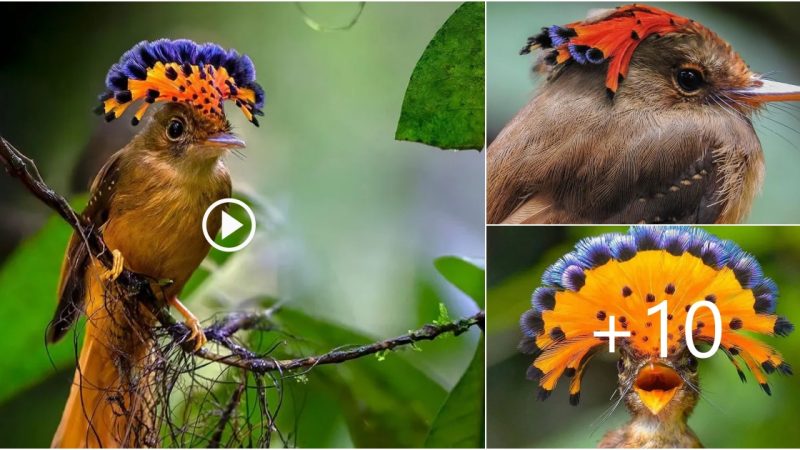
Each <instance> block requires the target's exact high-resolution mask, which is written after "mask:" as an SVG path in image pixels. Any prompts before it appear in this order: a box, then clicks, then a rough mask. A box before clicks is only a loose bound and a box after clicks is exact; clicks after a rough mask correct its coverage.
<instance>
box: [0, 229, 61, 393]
mask: <svg viewBox="0 0 800 450" xmlns="http://www.w3.org/2000/svg"><path fill="white" fill-rule="evenodd" d="M71 232H72V230H71V228H70V227H69V225H67V224H66V223H65V222H64V220H63V219H61V217H57V216H52V217H50V219H48V221H47V223H45V225H44V226H43V227H42V229H41V230H39V231H38V232H37V233H36V234H35V235H33V236H32V237H30V238H28V239H27V240H26V241H25V242H23V243H22V244H21V245H20V246H19V247H17V249H16V250H15V251H14V253H13V254H12V255H11V256H10V257H9V258H8V260H7V261H6V263H5V264H4V265H3V268H2V270H0V299H2V301H1V302H0V317H2V318H3V328H4V330H3V332H4V333H5V336H7V337H8V338H7V339H4V340H3V360H4V361H5V363H4V364H2V365H0V401H1V400H4V399H6V398H8V397H9V396H11V395H13V394H14V393H15V392H17V391H18V390H20V389H24V388H25V387H27V386H31V385H33V384H35V383H37V382H40V381H42V380H43V379H44V378H46V377H47V376H48V375H50V374H52V373H53V372H54V369H53V367H52V364H51V362H50V357H52V358H53V363H54V364H55V365H56V366H61V367H63V366H65V365H66V364H68V363H69V362H70V361H71V360H73V359H74V347H73V343H72V334H68V335H67V336H65V337H64V339H63V341H62V342H59V343H58V344H57V345H51V346H50V348H49V350H50V355H49V356H48V352H47V350H48V349H47V348H46V347H45V342H44V333H45V329H46V328H47V324H48V323H49V322H50V319H51V318H52V316H53V313H54V312H55V309H56V304H57V298H56V290H57V284H58V278H59V273H60V272H61V261H62V260H63V258H64V250H65V249H66V246H67V241H68V240H69V236H70V234H71Z"/></svg>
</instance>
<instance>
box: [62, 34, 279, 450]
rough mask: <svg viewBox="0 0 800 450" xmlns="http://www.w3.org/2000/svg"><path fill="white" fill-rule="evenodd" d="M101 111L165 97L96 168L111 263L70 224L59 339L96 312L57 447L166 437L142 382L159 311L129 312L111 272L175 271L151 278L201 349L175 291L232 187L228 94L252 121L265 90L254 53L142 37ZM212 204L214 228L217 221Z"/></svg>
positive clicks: (114, 73) (92, 216)
mask: <svg viewBox="0 0 800 450" xmlns="http://www.w3.org/2000/svg"><path fill="white" fill-rule="evenodd" d="M106 86H107V91H106V92H105V93H104V94H102V95H101V98H100V100H101V102H102V104H101V106H100V108H99V109H100V111H99V112H101V113H102V114H104V115H105V118H106V120H108V121H111V120H114V119H116V118H119V117H120V116H121V115H122V114H123V113H124V112H125V110H126V109H127V108H128V107H131V106H132V105H134V104H139V106H138V109H137V111H136V113H135V114H134V116H133V119H132V121H133V124H134V125H137V124H138V123H139V122H140V121H141V120H142V118H143V116H144V113H145V111H146V110H147V108H148V107H149V106H150V105H152V104H154V103H165V104H164V106H163V107H162V108H161V109H160V110H159V111H158V112H156V114H155V115H154V116H153V117H152V118H151V119H150V120H149V121H148V122H147V123H146V124H145V125H144V128H143V129H142V131H141V132H140V133H139V134H137V135H136V136H135V137H134V138H133V140H132V141H131V142H130V143H129V144H128V145H126V146H125V147H124V148H122V150H120V151H118V152H117V153H115V154H114V155H113V156H112V157H111V158H110V159H109V160H108V162H106V164H105V165H104V166H103V168H102V169H101V170H100V173H99V174H98V175H97V177H96V178H95V180H94V182H93V183H92V186H91V197H90V200H89V204H88V206H87V207H86V209H85V210H84V212H83V214H82V220H83V221H84V223H85V224H86V225H88V226H91V227H94V228H95V229H97V230H99V231H100V233H102V237H103V241H104V243H105V246H106V247H107V249H108V251H110V252H112V254H113V256H114V265H113V267H112V268H110V269H107V268H106V267H104V266H103V265H102V264H100V263H99V262H98V261H96V260H95V259H94V258H93V257H92V255H90V254H89V252H88V250H87V248H86V246H85V245H84V243H83V241H82V240H81V239H80V238H79V237H78V236H77V235H73V236H72V238H71V240H70V242H69V246H68V248H67V252H66V256H65V258H64V264H63V268H62V273H61V281H60V284H59V291H58V294H59V303H58V309H57V310H56V313H55V317H54V318H53V320H52V322H51V324H50V326H49V328H48V334H47V340H48V341H49V342H56V341H58V340H59V339H61V338H62V337H63V336H64V334H65V333H66V332H67V331H68V329H69V328H70V327H71V326H72V324H73V323H74V322H75V321H76V320H77V318H78V317H79V315H80V314H81V313H84V314H85V315H86V316H87V322H86V331H85V337H84V342H83V348H82V349H81V352H80V358H79V361H78V367H77V370H76V372H75V377H74V382H73V385H72V388H71V391H70V394H69V399H68V400H67V405H66V408H65V410H64V414H63V416H62V419H61V423H60V424H59V426H58V430H57V431H56V434H55V436H54V438H53V442H52V445H53V446H54V447H98V446H103V447H121V446H123V447H137V446H157V445H158V441H157V435H158V429H157V426H156V424H155V423H153V421H152V415H153V414H154V411H149V410H148V408H147V407H146V406H145V404H146V402H145V401H144V399H143V398H142V396H141V395H138V394H137V392H138V391H137V385H139V384H143V383H145V382H146V380H145V378H146V374H142V373H140V372H141V370H139V371H137V369H140V366H142V365H143V364H144V363H145V362H146V361H147V358H148V354H149V352H150V350H151V349H152V346H153V344H154V342H153V340H152V338H150V337H149V336H150V335H149V334H148V333H146V331H143V330H146V328H147V327H148V326H149V325H152V324H153V323H154V319H152V318H151V317H149V316H144V317H145V318H144V319H140V318H137V317H132V316H133V315H136V314H132V313H131V311H136V310H137V306H136V305H122V304H121V303H122V302H124V301H126V298H125V296H121V295H116V293H117V291H116V290H115V289H114V283H113V281H114V280H115V279H116V277H117V276H119V274H120V272H121V271H122V269H123V268H125V269H128V270H131V271H133V272H136V273H139V274H142V275H143V276H145V277H147V278H149V279H152V280H158V281H159V282H163V281H164V280H166V283H162V284H160V285H159V286H158V288H157V289H154V290H155V291H156V293H157V295H160V296H163V301H165V302H166V303H167V304H169V305H171V306H172V307H174V308H175V309H176V310H177V311H178V312H179V313H180V314H181V315H182V316H183V317H184V318H185V319H186V325H187V326H188V327H189V329H190V330H191V336H189V338H190V339H192V340H193V341H194V343H195V349H198V348H200V347H201V346H203V344H204V343H205V336H204V335H203V332H202V329H201V328H200V325H199V323H198V320H197V319H196V318H195V317H194V315H192V313H191V312H190V311H189V310H188V309H187V308H186V307H185V306H183V305H182V304H181V302H180V301H179V300H178V294H180V292H181V289H182V288H183V286H184V284H185V283H186V281H187V280H188V279H189V277H190V276H191V275H192V272H194V270H195V269H196V268H197V266H198V265H199V264H200V262H201V261H202V260H203V258H205V256H206V255H207V253H208V250H209V243H208V242H206V240H205V239H204V237H203V232H202V228H201V222H202V218H203V214H204V212H205V211H206V209H207V208H208V207H209V206H210V205H211V204H212V203H213V202H215V201H216V200H219V199H222V198H226V197H230V196H231V180H230V176H229V174H228V170H227V169H226V168H225V165H224V164H223V161H222V157H223V156H225V154H226V153H227V152H228V151H230V150H232V149H236V148H241V147H244V142H243V141H242V140H240V139H239V138H237V137H236V136H235V135H233V134H232V133H231V125H230V123H229V122H228V121H227V119H226V117H225V113H224V110H223V102H224V101H226V100H232V101H235V102H236V105H237V106H238V107H239V108H240V109H241V110H242V112H243V113H244V115H245V116H246V117H247V119H248V120H250V121H251V122H252V123H254V124H256V125H258V122H257V120H256V118H255V115H257V114H261V108H262V107H263V104H264V91H263V89H262V88H261V87H260V86H259V85H258V83H256V82H255V68H254V66H253V63H252V61H251V60H250V58H249V57H247V56H246V55H240V54H239V53H237V52H236V51H235V50H225V49H223V48H221V47H220V46H218V45H216V44H212V43H207V44H202V45H198V44H196V43H194V42H192V41H189V40H166V39H162V40H158V41H155V42H141V43H139V44H137V45H136V46H134V47H133V48H132V49H131V50H129V51H128V52H126V53H125V54H124V55H123V56H122V58H121V59H120V60H119V62H118V63H116V64H114V65H113V66H112V67H111V69H110V71H109V72H108V76H107V78H106ZM220 221H221V219H220V217H219V216H214V215H212V216H210V219H209V221H208V228H209V233H210V234H212V235H214V234H216V232H217V231H218V229H219V227H220Z"/></svg>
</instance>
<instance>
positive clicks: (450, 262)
mask: <svg viewBox="0 0 800 450" xmlns="http://www.w3.org/2000/svg"><path fill="white" fill-rule="evenodd" d="M433 264H434V265H435V266H436V269H437V270H439V273H441V274H442V276H444V277H445V278H446V279H447V281H449V282H450V283H452V284H453V285H454V286H455V287H457V288H459V289H460V290H461V291H462V292H464V293H465V294H467V295H469V296H470V297H471V298H472V299H473V300H475V303H477V304H478V308H481V309H483V305H484V297H485V295H486V291H485V289H484V280H485V277H484V274H485V269H484V267H483V265H484V264H483V261H482V260H474V259H469V258H464V257H461V256H442V257H441V258H437V259H436V260H435V261H434V262H433Z"/></svg>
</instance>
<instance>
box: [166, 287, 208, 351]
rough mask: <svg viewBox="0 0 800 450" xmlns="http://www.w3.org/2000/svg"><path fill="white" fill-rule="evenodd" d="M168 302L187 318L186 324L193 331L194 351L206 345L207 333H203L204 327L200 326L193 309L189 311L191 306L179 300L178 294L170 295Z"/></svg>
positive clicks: (190, 336) (190, 337)
mask: <svg viewBox="0 0 800 450" xmlns="http://www.w3.org/2000/svg"><path fill="white" fill-rule="evenodd" d="M167 303H169V305H170V306H172V307H173V308H175V309H176V310H178V312H179V313H180V314H181V315H182V316H183V318H184V319H186V321H185V322H184V324H185V325H186V326H187V327H188V328H189V330H191V332H192V333H191V334H190V335H189V339H191V340H193V341H194V351H198V350H200V349H201V348H202V347H203V346H204V345H206V335H205V333H203V329H202V328H201V327H200V321H199V320H197V317H195V316H194V314H192V312H191V311H189V308H187V307H186V306H184V305H183V303H181V301H180V300H178V296H177V295H173V296H171V297H169V299H167Z"/></svg>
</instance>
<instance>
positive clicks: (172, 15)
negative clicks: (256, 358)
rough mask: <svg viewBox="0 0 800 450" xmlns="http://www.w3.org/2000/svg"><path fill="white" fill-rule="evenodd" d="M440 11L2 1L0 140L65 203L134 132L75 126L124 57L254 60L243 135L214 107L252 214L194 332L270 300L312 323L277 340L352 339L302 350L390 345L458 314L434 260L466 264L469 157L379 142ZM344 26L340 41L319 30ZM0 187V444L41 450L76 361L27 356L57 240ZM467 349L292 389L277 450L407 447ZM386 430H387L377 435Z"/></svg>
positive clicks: (474, 218) (48, 291)
mask: <svg viewBox="0 0 800 450" xmlns="http://www.w3.org/2000/svg"><path fill="white" fill-rule="evenodd" d="M362 6H363V10H362ZM458 6H459V4H457V3H413V4H410V3H383V4H373V3H368V4H366V5H361V4H358V3H328V4H316V3H304V4H303V5H302V9H301V8H300V7H299V6H298V5H297V4H295V3H272V4H255V3H202V4H200V3H192V4H189V3H180V4H177V3H144V4H130V3H115V4H47V5H44V4H38V5H37V4H27V5H15V4H3V5H2V6H0V17H2V18H3V26H2V27H0V40H1V41H2V42H3V44H2V46H0V99H2V107H0V134H2V135H3V136H4V137H5V138H6V139H8V140H9V141H10V142H12V143H13V144H14V145H15V146H16V147H18V148H19V149H20V150H22V151H23V152H25V153H26V154H28V155H29V156H31V157H33V158H34V159H35V160H36V162H37V164H38V167H39V170H40V172H41V174H42V176H43V177H44V179H45V180H46V181H47V182H48V183H49V184H50V185H51V186H52V187H54V188H55V189H56V190H57V191H59V192H61V193H63V194H65V195H66V196H68V197H69V198H72V199H74V201H75V205H76V207H82V206H83V202H85V197H83V196H82V195H83V193H84V192H85V191H86V189H87V187H88V183H89V181H90V179H91V178H92V177H93V175H94V174H95V173H96V172H97V170H98V169H99V167H100V166H101V165H102V163H103V161H104V160H105V159H106V158H107V157H108V155H110V154H111V153H112V152H114V151H115V150H117V149H119V148H121V147H122V146H123V145H124V144H125V143H126V142H128V140H129V139H130V138H131V136H132V135H133V134H134V133H135V132H136V131H137V129H135V128H133V127H132V126H130V124H129V123H130V119H129V116H128V115H126V116H125V118H123V119H121V120H117V121H115V122H114V123H110V124H107V123H105V121H104V120H103V119H102V117H99V116H95V115H93V114H92V112H91V111H92V109H93V108H94V107H95V105H96V98H97V95H98V94H99V93H100V92H102V91H103V89H104V79H105V74H106V71H107V70H108V68H109V66H110V65H111V64H112V63H114V62H116V61H117V60H118V58H119V57H120V56H121V55H122V53H123V52H125V51H126V50H128V49H129V48H130V47H132V46H133V45H134V44H135V43H137V42H139V41H141V40H153V39H158V38H162V37H166V38H190V39H193V40H195V41H197V42H206V41H213V42H216V43H219V44H221V45H222V46H223V47H233V48H236V49H238V50H239V51H240V52H243V53H246V54H248V55H250V56H251V58H252V59H253V61H254V62H255V65H256V69H257V79H258V81H259V82H260V84H261V85H262V86H263V87H264V89H265V91H266V96H267V103H266V107H265V108H264V111H265V113H266V116H265V117H264V118H262V119H260V122H261V127H260V128H256V127H253V126H252V125H250V124H249V123H247V122H246V121H245V119H244V118H243V117H242V115H241V114H239V113H238V111H235V108H230V107H229V112H230V114H229V118H230V120H231V122H232V123H233V125H234V128H235V131H236V132H237V133H238V134H239V135H241V136H242V137H243V138H244V140H245V141H246V142H247V144H248V147H247V149H246V150H245V151H244V153H245V158H237V157H235V156H230V157H228V159H227V164H228V167H229V169H230V171H231V174H232V178H233V184H234V190H235V191H238V192H240V193H243V194H245V195H246V196H247V198H248V199H250V201H251V202H252V203H253V204H254V205H255V206H256V207H257V209H258V214H259V229H258V233H257V236H256V239H255V240H254V241H253V243H252V244H251V245H250V246H249V247H247V248H246V249H245V250H244V251H241V252H239V253H237V254H235V255H233V256H231V257H230V258H229V259H227V260H226V261H225V263H224V264H211V263H209V264H206V265H205V266H204V268H203V270H204V271H206V272H207V273H209V274H210V276H208V277H207V278H206V279H205V280H204V281H203V282H202V283H199V282H198V283H195V285H193V286H192V287H193V292H192V293H191V295H190V296H189V298H185V299H184V300H186V302H187V303H188V306H189V307H190V308H192V309H193V310H194V312H195V313H196V314H197V315H198V316H199V317H201V318H202V317H211V316H212V314H214V313H216V312H220V311H228V310H236V309H242V308H247V307H251V306H252V304H245V303H242V302H243V301H244V300H246V299H253V298H275V299H278V300H280V301H282V302H283V304H284V306H285V307H286V308H287V309H290V310H292V311H294V312H296V313H297V314H301V315H302V316H301V317H308V318H313V319H314V321H313V322H312V321H311V320H295V321H294V322H295V325H296V326H295V327H294V328H293V329H291V330H287V331H288V332H291V333H293V335H295V336H297V335H300V336H303V334H304V330H303V328H302V327H303V324H304V323H306V324H308V325H305V326H306V327H311V326H314V327H315V329H314V330H308V331H309V333H311V334H310V336H325V333H323V332H321V331H320V330H325V329H326V328H325V326H330V327H331V328H332V329H333V328H336V329H337V330H340V331H341V330H344V331H343V332H342V333H339V334H338V336H346V337H345V338H344V339H345V340H347V339H354V340H355V339H357V340H359V341H360V342H348V341H345V342H339V341H333V342H326V341H325V339H324V338H322V337H320V338H319V342H316V344H318V345H317V347H315V348H316V349H319V350H323V351H324V350H325V349H330V348H333V347H335V346H337V345H344V344H353V343H365V342H367V340H368V339H375V338H377V337H390V336H393V335H399V334H404V333H406V332H407V331H408V330H409V329H414V328H417V327H419V326H420V325H422V324H423V323H426V322H430V321H432V320H434V319H436V318H437V315H438V311H439V303H440V302H443V303H444V304H445V305H447V308H448V309H449V313H450V316H451V317H452V318H457V317H460V316H464V315H468V314H471V313H474V312H475V310H476V306H475V304H474V302H473V301H472V300H471V299H470V298H469V297H467V296H466V295H464V294H463V293H461V292H460V291H458V290H457V289H455V288H453V287H452V286H450V285H449V284H448V283H447V282H446V281H445V280H444V278H443V277H442V276H441V275H440V274H439V273H438V272H437V271H436V269H435V267H434V264H433V261H434V259H435V258H437V257H439V256H442V255H461V256H465V257H469V258H478V259H481V258H483V251H484V244H483V240H484V239H483V238H484V227H483V223H484V207H483V192H484V185H483V179H484V176H483V154H482V153H479V152H476V151H461V152H451V151H442V150H439V149H436V148H432V147H428V146H425V145H422V144H415V143H409V142H398V141H395V140H394V134H395V127H396V125H397V120H398V117H399V116H400V109H401V105H402V102H403V96H404V93H405V90H406V87H407V85H408V80H409V77H410V75H411V73H412V70H413V69H414V66H415V64H416V62H417V60H418V59H419V57H420V55H421V54H422V52H423V50H424V49H425V47H426V45H427V44H428V42H429V41H430V40H431V38H432V37H433V36H434V33H435V32H436V30H438V29H439V27H440V26H441V25H442V24H443V23H444V21H445V20H446V19H447V18H448V17H449V16H450V14H452V13H453V12H454V11H455V10H456V8H457V7H458ZM359 13H360V16H358V15H359ZM356 16H358V17H357V20H355V24H353V25H352V27H350V28H349V29H346V30H342V31H324V30H327V29H336V28H347V25H348V24H349V23H351V22H352V21H353V20H354V19H356ZM320 30H322V31H320ZM0 190H2V192H3V195H2V198H0V318H2V322H3V325H2V326H1V327H0V354H2V358H0V447H9V446H11V447H14V446H22V447H31V446H48V445H49V443H50V439H51V436H52V433H53V431H54V430H55V427H56V424H57V423H58V420H59V417H60V414H61V410H62V408H63V406H64V401H65V400H66V397H67V391H68V388H69V384H70V382H71V379H72V364H73V362H74V361H73V359H74V349H73V343H72V342H61V343H59V344H57V345H53V346H50V347H49V348H46V347H45V345H44V331H45V327H46V325H47V323H48V321H49V320H50V318H51V315H52V312H53V310H54V308H55V302H56V299H55V291H56V281H57V277H58V270H59V266H60V263H61V258H62V255H63V250H64V247H65V245H66V242H67V237H68V234H69V230H68V229H67V227H66V225H64V224H62V223H61V222H60V221H59V220H57V219H54V218H53V217H52V215H51V214H50V211H49V210H48V209H46V208H45V207H43V206H42V205H41V204H39V203H38V202H36V201H34V200H32V199H31V197H30V196H29V194H28V193H27V192H26V191H24V190H23V189H22V188H21V187H20V186H19V185H18V184H17V182H16V181H14V180H11V179H9V178H8V177H4V176H0ZM293 317H296V316H293ZM317 331H319V333H316V334H314V333H315V332H317ZM356 337H357V338H356ZM70 340H71V339H69V338H67V339H66V340H65V341H70ZM478 340H479V333H478V332H477V331H473V332H470V333H468V334H466V335H464V336H461V337H459V338H453V337H449V338H446V339H441V340H440V341H437V342H435V343H426V344H422V345H420V346H419V349H420V350H422V351H419V352H417V351H409V352H401V353H398V354H397V355H396V356H395V355H394V354H393V355H390V356H389V357H387V359H388V360H391V359H392V358H397V359H398V360H399V361H400V362H398V363H396V364H402V365H403V370H402V371H401V370H394V369H397V365H393V364H395V363H389V364H386V363H381V362H380V361H378V359H377V358H368V360H365V361H359V362H355V363H353V364H352V365H351V366H349V367H352V368H351V369H344V368H339V367H334V366H328V367H325V368H320V369H317V372H319V373H321V375H320V377H319V378H315V377H314V374H313V373H312V374H310V375H309V377H308V381H307V382H306V383H305V384H303V383H291V384H292V386H293V389H295V390H296V391H297V395H294V394H293V395H291V396H290V395H287V396H286V399H285V401H286V402H287V405H289V406H285V408H284V409H285V410H288V411H291V412H289V413H288V416H291V420H290V421H289V422H286V424H288V425H286V426H287V427H291V429H290V430H289V431H291V432H292V433H291V435H292V437H293V439H294V443H295V444H297V445H300V446H314V447H318V446H339V447H347V446H350V445H352V444H354V443H358V442H361V443H363V442H368V443H370V444H371V445H374V446H380V445H389V446H399V447H403V446H407V445H418V444H420V443H421V442H422V439H424V437H425V432H426V428H425V427H426V426H428V425H430V422H431V420H432V418H433V416H434V415H435V414H436V412H437V411H438V408H439V407H440V406H441V404H442V402H443V401H444V399H445V397H446V395H447V393H448V391H449V390H450V389H451V388H452V387H453V386H454V385H455V383H456V382H457V381H458V379H459V377H460V376H461V374H462V373H463V372H464V370H465V368H466V367H467V365H468V364H469V362H470V360H471V359H472V356H473V353H474V352H475V348H476V346H477V345H478ZM51 361H52V362H51ZM381 364H383V365H381ZM343 371H349V372H346V374H348V376H345V375H344V374H345V372H343ZM354 373H355V374H356V375H358V374H362V375H363V374H364V373H368V374H372V375H371V376H372V378H370V379H369V380H367V378H364V377H361V378H359V376H355V375H353V374H354ZM351 375H352V376H351ZM338 376H341V378H336V377H338ZM400 377H402V378H403V379H402V380H399V378H400ZM320 379H325V380H328V381H330V380H331V379H340V380H345V381H348V380H349V382H345V383H340V384H335V383H327V384H326V383H324V382H320V381H318V380H320ZM365 380H366V381H365ZM400 381H402V387H398V384H399V382H400ZM381 382H383V383H384V384H380V383H381ZM369 383H378V384H374V385H370V384H369ZM291 402H296V403H295V404H294V405H293V406H292V404H291ZM380 405H383V406H382V407H381V406H380ZM345 406H347V407H346V408H345ZM381 408H383V410H381ZM376 409H377V410H378V411H377V412H376ZM368 412H369V413H370V414H372V416H370V415H368V414H367V413H368ZM359 414H361V415H362V416H363V418H361V419H358V418H359V417H360V416H359ZM380 414H383V415H384V417H382V418H381V419H374V418H375V417H378V416H380ZM288 416H287V420H289V419H290V417H288ZM398 418H401V419H402V420H399V419H398ZM294 419H296V421H295V420H294ZM373 419H374V420H377V421H378V425H381V424H382V425H383V426H384V428H381V427H379V426H376V423H369V420H373ZM358 420H361V422H358ZM381 420H382V421H383V422H380V421H381ZM384 422H385V423H384ZM387 423H388V424H390V425H391V426H392V429H391V433H389V432H386V433H383V434H381V435H378V434H380V433H375V430H378V431H381V432H382V430H384V429H385V428H386V424H387ZM294 427H296V428H294ZM360 429H361V430H372V432H373V435H372V436H371V437H370V438H369V439H373V440H369V439H367V438H364V437H363V436H359V435H358V432H359V431H358V430H360ZM365 439H366V440H365Z"/></svg>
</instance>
